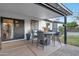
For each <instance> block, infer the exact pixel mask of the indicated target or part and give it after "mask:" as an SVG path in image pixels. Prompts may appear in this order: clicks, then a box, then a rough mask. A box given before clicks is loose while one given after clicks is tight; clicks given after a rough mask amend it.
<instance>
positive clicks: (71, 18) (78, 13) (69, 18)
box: [60, 3, 79, 24]
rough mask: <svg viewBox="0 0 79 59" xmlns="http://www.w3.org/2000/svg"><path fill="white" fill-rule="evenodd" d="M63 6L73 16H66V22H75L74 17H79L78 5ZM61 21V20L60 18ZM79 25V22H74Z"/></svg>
mask: <svg viewBox="0 0 79 59" xmlns="http://www.w3.org/2000/svg"><path fill="white" fill-rule="evenodd" d="M64 5H65V6H66V7H67V8H68V9H70V10H71V11H72V12H73V15H71V16H67V22H72V21H76V20H75V18H74V16H79V3H64ZM60 21H63V18H62V17H61V18H60ZM76 22H77V23H78V24H79V21H78V20H77V21H76Z"/></svg>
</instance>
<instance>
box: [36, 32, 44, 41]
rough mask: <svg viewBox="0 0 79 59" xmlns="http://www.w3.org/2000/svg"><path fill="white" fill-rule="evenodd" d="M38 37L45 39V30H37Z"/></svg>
mask: <svg viewBox="0 0 79 59" xmlns="http://www.w3.org/2000/svg"><path fill="white" fill-rule="evenodd" d="M37 37H38V40H44V32H42V31H37Z"/></svg>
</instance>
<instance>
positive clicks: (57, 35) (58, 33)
mask: <svg viewBox="0 0 79 59" xmlns="http://www.w3.org/2000/svg"><path fill="white" fill-rule="evenodd" d="M59 37H60V32H56V33H55V34H53V39H52V41H54V46H55V40H57V41H58V42H59V43H60V44H61V41H60V38H59Z"/></svg>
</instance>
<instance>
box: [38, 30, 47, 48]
mask: <svg viewBox="0 0 79 59" xmlns="http://www.w3.org/2000/svg"><path fill="white" fill-rule="evenodd" d="M46 43H47V40H46V38H45V35H44V32H42V31H37V47H38V45H39V44H41V46H42V48H43V49H44V46H45V44H46Z"/></svg>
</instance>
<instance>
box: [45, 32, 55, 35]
mask: <svg viewBox="0 0 79 59" xmlns="http://www.w3.org/2000/svg"><path fill="white" fill-rule="evenodd" d="M55 33H56V32H44V34H46V35H53V34H55Z"/></svg>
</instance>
